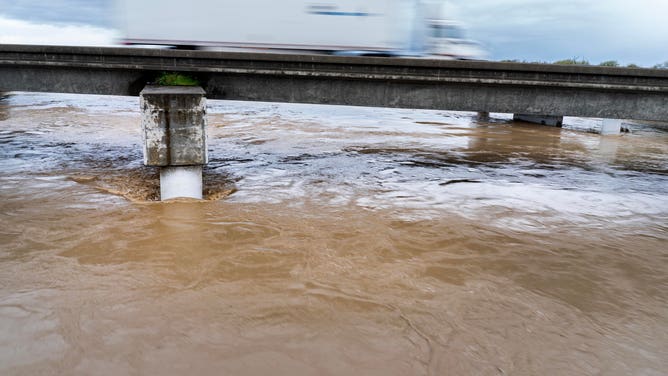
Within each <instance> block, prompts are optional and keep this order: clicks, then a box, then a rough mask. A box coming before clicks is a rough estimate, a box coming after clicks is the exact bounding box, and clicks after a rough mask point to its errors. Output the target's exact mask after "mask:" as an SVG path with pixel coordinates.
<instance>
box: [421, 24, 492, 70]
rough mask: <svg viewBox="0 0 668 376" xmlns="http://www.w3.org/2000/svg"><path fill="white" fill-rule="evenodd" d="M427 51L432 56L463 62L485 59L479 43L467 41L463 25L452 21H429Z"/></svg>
mask: <svg viewBox="0 0 668 376" xmlns="http://www.w3.org/2000/svg"><path fill="white" fill-rule="evenodd" d="M427 25H428V27H427V36H426V39H427V46H426V47H427V50H428V52H429V54H430V55H433V56H437V57H441V58H451V59H463V60H479V59H484V58H485V51H484V50H483V48H482V47H481V46H480V44H479V43H477V42H475V41H473V40H471V39H467V38H466V35H465V31H464V28H463V27H462V25H461V24H459V23H458V22H455V21H451V20H443V19H429V20H427Z"/></svg>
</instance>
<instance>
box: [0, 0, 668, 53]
mask: <svg viewBox="0 0 668 376" xmlns="http://www.w3.org/2000/svg"><path fill="white" fill-rule="evenodd" d="M137 1H141V0H137ZM237 1H243V0H237ZM347 1H350V0H347ZM112 2H113V0H0V43H45V44H46V43H50V44H110V43H113V40H114V38H116V36H117V33H116V32H115V31H114V30H113V20H112V17H111V4H112ZM320 2H322V3H326V2H327V1H325V0H323V1H320ZM449 2H450V3H451V4H452V7H451V9H452V14H453V18H457V19H459V20H461V21H463V22H464V23H465V24H466V25H467V26H468V32H469V36H470V37H472V38H473V39H476V40H478V41H479V42H481V43H482V44H483V45H484V46H485V47H486V48H487V50H488V51H489V53H490V54H489V58H490V59H492V60H502V59H517V60H528V61H548V62H552V61H555V60H561V59H568V58H577V59H584V60H588V61H590V62H591V63H595V64H597V63H600V62H602V61H605V60H617V61H619V62H620V63H622V64H629V63H635V64H638V65H641V66H653V65H655V64H658V63H663V62H666V61H668V0H604V1H601V0H450V1H449Z"/></svg>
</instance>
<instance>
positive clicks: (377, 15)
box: [115, 0, 484, 59]
mask: <svg viewBox="0 0 668 376" xmlns="http://www.w3.org/2000/svg"><path fill="white" fill-rule="evenodd" d="M442 5H443V4H442V2H441V1H436V0H364V1H359V0H330V1H328V0H321V1H312V0H189V1H177V0H116V4H115V7H116V11H117V12H116V13H117V14H116V16H117V23H118V27H119V29H120V32H121V35H122V39H121V41H120V42H121V43H123V44H128V45H135V44H141V45H165V46H172V47H176V48H226V49H243V50H249V49H252V50H257V49H263V50H279V51H300V52H305V51H309V52H316V53H329V54H339V55H386V56H432V57H444V58H456V59H480V58H483V57H484V51H483V50H482V49H481V48H480V46H479V45H478V44H477V43H475V42H473V41H470V40H468V39H466V38H464V35H463V30H462V28H461V26H460V25H459V24H457V23H456V22H454V21H452V20H449V19H448V18H446V17H445V15H443V14H442V13H443V9H444V8H443V6H442Z"/></svg>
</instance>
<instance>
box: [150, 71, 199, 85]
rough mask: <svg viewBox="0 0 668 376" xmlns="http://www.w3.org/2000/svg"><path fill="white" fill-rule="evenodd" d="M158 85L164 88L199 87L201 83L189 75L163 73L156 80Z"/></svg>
mask: <svg viewBox="0 0 668 376" xmlns="http://www.w3.org/2000/svg"><path fill="white" fill-rule="evenodd" d="M156 83H157V84H158V85H163V86H199V85H200V83H199V81H198V80H197V79H196V78H194V77H192V76H189V75H186V74H183V73H176V72H163V73H162V74H161V75H160V76H159V77H158V79H157V80H156Z"/></svg>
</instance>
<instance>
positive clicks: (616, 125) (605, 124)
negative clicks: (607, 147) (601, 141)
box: [601, 119, 622, 136]
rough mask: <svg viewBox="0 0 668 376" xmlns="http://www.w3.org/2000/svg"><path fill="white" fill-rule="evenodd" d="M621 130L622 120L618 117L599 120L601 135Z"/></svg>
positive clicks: (612, 133)
mask: <svg viewBox="0 0 668 376" xmlns="http://www.w3.org/2000/svg"><path fill="white" fill-rule="evenodd" d="M621 131H622V121H621V120H620V119H603V121H602V122H601V135H604V136H606V135H614V134H619V133H620V132H621Z"/></svg>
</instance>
